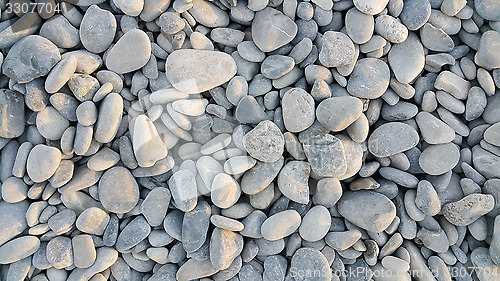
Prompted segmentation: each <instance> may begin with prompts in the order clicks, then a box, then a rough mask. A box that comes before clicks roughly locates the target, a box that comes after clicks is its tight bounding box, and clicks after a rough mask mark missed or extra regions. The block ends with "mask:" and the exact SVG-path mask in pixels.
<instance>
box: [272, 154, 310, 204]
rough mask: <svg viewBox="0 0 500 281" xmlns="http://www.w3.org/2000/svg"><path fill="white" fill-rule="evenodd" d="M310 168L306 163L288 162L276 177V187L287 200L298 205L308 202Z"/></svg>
mask: <svg viewBox="0 0 500 281" xmlns="http://www.w3.org/2000/svg"><path fill="white" fill-rule="evenodd" d="M310 170H311V166H310V165H309V163H307V162H302V161H290V162H288V163H287V164H286V165H285V166H284V167H283V169H281V171H280V173H279V175H278V187H279V189H280V191H281V192H282V193H283V195H284V196H286V197H287V198H288V199H290V200H292V201H294V202H297V203H299V204H307V203H308V202H309V185H308V180H309V173H310Z"/></svg>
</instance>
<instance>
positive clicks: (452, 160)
mask: <svg viewBox="0 0 500 281" xmlns="http://www.w3.org/2000/svg"><path fill="white" fill-rule="evenodd" d="M459 160H460V150H459V148H458V146H457V145H456V144H454V143H446V144H436V145H429V146H428V147H427V148H426V149H424V151H422V154H420V158H419V160H418V163H419V164H420V168H422V170H423V171H424V172H426V173H427V174H429V175H433V176H437V175H442V174H444V173H446V172H448V171H450V170H451V169H453V168H454V167H455V166H456V165H457V164H458V161H459Z"/></svg>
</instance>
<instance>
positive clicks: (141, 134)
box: [130, 114, 167, 167]
mask: <svg viewBox="0 0 500 281" xmlns="http://www.w3.org/2000/svg"><path fill="white" fill-rule="evenodd" d="M130 127H131V128H133V131H132V147H133V149H134V155H135V159H136V160H137V164H138V165H139V166H140V167H152V166H153V165H154V164H155V163H156V162H158V161H159V160H161V159H164V158H165V157H166V156H167V148H166V147H165V143H164V142H163V141H162V140H161V138H160V136H159V135H158V132H157V130H156V127H155V125H154V124H153V122H151V120H150V119H149V118H148V117H147V116H146V115H143V114H141V115H139V116H137V118H136V119H135V122H134V123H133V126H132V125H130Z"/></svg>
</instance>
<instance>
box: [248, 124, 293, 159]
mask: <svg viewBox="0 0 500 281" xmlns="http://www.w3.org/2000/svg"><path fill="white" fill-rule="evenodd" d="M243 145H244V147H245V149H246V151H247V152H248V154H250V156H252V157H253V158H255V159H257V160H259V161H262V162H265V163H273V162H276V161H278V160H279V159H280V157H281V155H283V151H284V149H285V139H284V137H283V134H282V133H281V131H280V129H279V128H278V126H276V124H274V123H273V122H271V121H267V120H266V121H262V122H260V123H259V124H258V125H257V126H255V128H253V129H252V130H251V131H250V132H248V133H247V134H246V135H245V136H244V137H243Z"/></svg>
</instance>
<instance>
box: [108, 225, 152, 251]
mask: <svg viewBox="0 0 500 281" xmlns="http://www.w3.org/2000/svg"><path fill="white" fill-rule="evenodd" d="M149 233H151V226H149V224H148V222H147V221H146V219H145V218H144V217H143V216H138V217H136V218H135V219H133V220H132V221H131V222H129V223H128V224H127V226H125V228H123V230H122V231H121V232H120V234H119V235H118V239H116V249H117V250H118V251H120V252H122V251H126V250H128V249H131V248H132V247H134V246H135V245H137V244H139V243H140V242H141V241H142V240H144V239H146V237H148V235H149Z"/></svg>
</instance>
